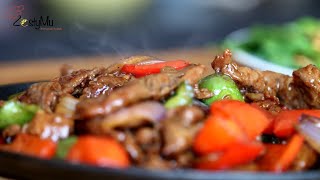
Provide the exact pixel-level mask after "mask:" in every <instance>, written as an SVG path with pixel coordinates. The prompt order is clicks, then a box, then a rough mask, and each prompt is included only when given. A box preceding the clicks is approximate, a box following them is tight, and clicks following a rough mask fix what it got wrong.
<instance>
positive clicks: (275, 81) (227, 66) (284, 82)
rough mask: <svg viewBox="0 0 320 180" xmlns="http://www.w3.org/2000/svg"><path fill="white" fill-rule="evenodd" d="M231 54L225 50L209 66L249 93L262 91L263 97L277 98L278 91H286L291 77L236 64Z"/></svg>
mask: <svg viewBox="0 0 320 180" xmlns="http://www.w3.org/2000/svg"><path fill="white" fill-rule="evenodd" d="M231 56H232V54H231V52H230V51H229V50H226V51H225V52H224V54H223V56H216V58H215V59H214V61H213V62H212V63H211V66H212V68H213V69H214V70H215V72H216V73H222V74H225V75H228V76H230V77H231V78H232V79H233V80H234V81H235V82H236V83H237V85H238V87H239V88H240V89H241V90H245V92H249V93H263V95H264V97H265V98H270V99H277V94H278V93H281V92H287V91H288V87H289V84H290V83H291V81H292V78H291V77H289V76H286V75H283V74H279V73H275V72H271V71H259V70H254V69H251V68H248V67H241V66H238V65H237V64H236V63H235V62H232V59H231ZM280 96H281V94H280Z"/></svg>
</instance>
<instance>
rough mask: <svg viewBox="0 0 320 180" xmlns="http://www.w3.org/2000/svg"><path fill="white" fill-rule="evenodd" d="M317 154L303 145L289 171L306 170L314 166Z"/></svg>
mask: <svg viewBox="0 0 320 180" xmlns="http://www.w3.org/2000/svg"><path fill="white" fill-rule="evenodd" d="M316 161H317V153H316V152H315V151H314V150H313V149H312V148H311V147H310V146H309V145H307V144H304V145H303V146H302V148H301V150H300V152H299V153H298V155H297V157H296V158H295V160H294V161H293V163H292V165H291V167H290V169H291V170H293V171H302V170H307V169H309V168H311V167H312V166H314V165H315V163H316Z"/></svg>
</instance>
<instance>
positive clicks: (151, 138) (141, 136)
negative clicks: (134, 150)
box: [136, 127, 159, 147]
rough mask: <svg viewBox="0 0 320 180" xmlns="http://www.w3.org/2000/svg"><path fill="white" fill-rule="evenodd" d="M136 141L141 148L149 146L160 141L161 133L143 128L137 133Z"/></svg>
mask: <svg viewBox="0 0 320 180" xmlns="http://www.w3.org/2000/svg"><path fill="white" fill-rule="evenodd" d="M136 140H137V143H138V144H139V145H140V146H144V147H145V146H149V145H151V144H154V143H157V141H159V133H158V131H156V130H155V129H154V128H150V127H142V128H140V129H138V130H137V132H136Z"/></svg>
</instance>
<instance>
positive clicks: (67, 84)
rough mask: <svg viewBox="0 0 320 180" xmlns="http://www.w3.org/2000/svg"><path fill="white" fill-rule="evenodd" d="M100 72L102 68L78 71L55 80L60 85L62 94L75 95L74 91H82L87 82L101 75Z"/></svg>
mask: <svg viewBox="0 0 320 180" xmlns="http://www.w3.org/2000/svg"><path fill="white" fill-rule="evenodd" d="M102 70H103V68H93V69H90V70H87V69H80V70H78V71H73V72H72V73H71V74H67V75H65V76H60V77H59V78H58V79H57V80H58V82H59V83H60V84H61V87H62V91H63V92H64V93H68V94H75V90H76V89H79V88H80V89H82V88H83V87H84V86H85V85H86V84H87V83H88V82H89V81H91V80H93V79H94V78H95V77H96V76H97V75H98V74H99V73H101V71H102Z"/></svg>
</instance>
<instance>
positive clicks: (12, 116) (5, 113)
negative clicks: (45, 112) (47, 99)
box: [0, 100, 39, 129]
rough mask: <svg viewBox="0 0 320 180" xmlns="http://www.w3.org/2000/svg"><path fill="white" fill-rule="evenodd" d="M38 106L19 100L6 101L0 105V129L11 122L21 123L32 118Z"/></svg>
mask: <svg viewBox="0 0 320 180" xmlns="http://www.w3.org/2000/svg"><path fill="white" fill-rule="evenodd" d="M38 109H39V108H38V106H36V105H32V104H25V103H22V102H19V101H12V100H10V101H6V102H4V104H3V105H2V106H1V107H0V129H3V128H6V127H7V126H9V125H12V124H19V125H23V124H25V123H27V122H29V121H30V120H32V118H33V116H34V115H35V113H36V112H37V111H38Z"/></svg>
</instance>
